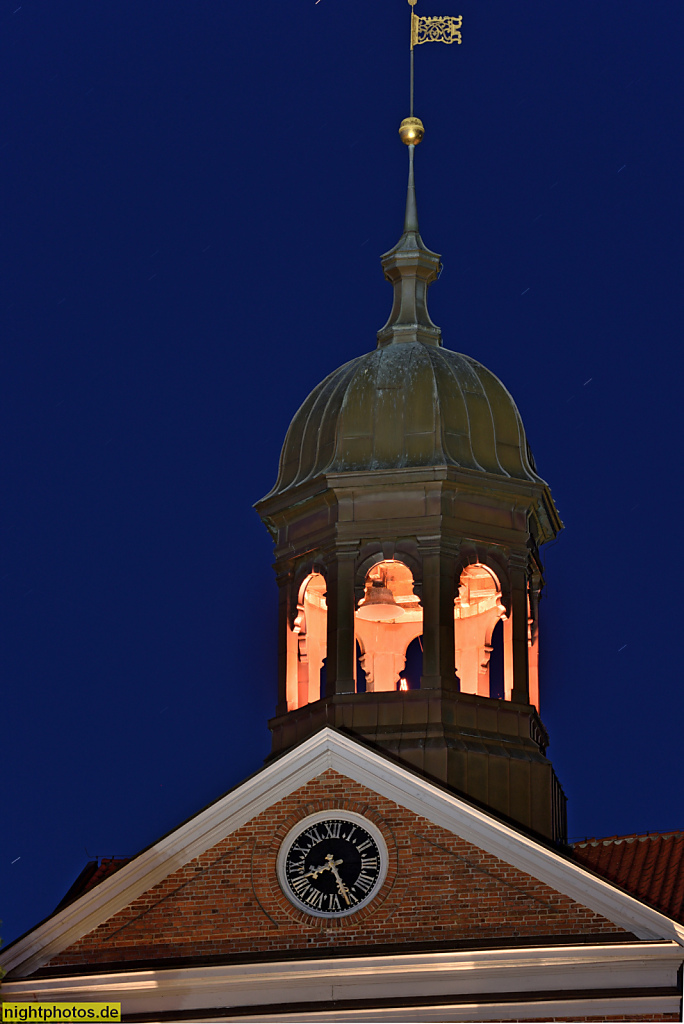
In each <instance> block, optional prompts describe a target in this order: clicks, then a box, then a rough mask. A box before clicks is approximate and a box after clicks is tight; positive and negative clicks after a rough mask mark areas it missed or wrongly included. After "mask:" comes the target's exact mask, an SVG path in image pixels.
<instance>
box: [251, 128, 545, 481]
mask: <svg viewBox="0 0 684 1024" xmlns="http://www.w3.org/2000/svg"><path fill="white" fill-rule="evenodd" d="M414 148H415V147H414V146H409V182H408V191H407V197H406V215H405V218H404V232H403V234H402V236H401V238H400V239H399V241H398V243H397V244H396V245H395V246H394V248H393V249H390V251H389V252H387V253H385V255H384V256H383V257H382V267H383V270H384V272H385V278H386V279H387V280H388V281H389V282H390V283H391V284H392V286H393V290H394V300H393V305H392V311H391V313H390V316H389V319H388V321H387V323H386V324H385V326H384V327H383V328H382V329H381V330H380V331H378V348H377V349H376V350H375V351H374V352H369V353H368V354H367V355H363V356H359V357H358V358H357V359H352V361H351V362H349V363H345V365H344V366H341V367H340V368H339V369H338V370H335V372H334V373H331V374H330V376H329V377H326V378H325V380H324V381H323V382H322V383H321V384H319V385H318V387H317V388H314V390H313V391H312V392H311V394H310V395H309V397H308V398H307V399H306V401H305V402H304V404H303V405H302V407H301V408H300V409H299V411H298V412H297V414H296V415H295V417H294V419H293V420H292V423H291V424H290V427H289V429H288V432H287V436H286V438H285V444H284V445H283V450H282V454H281V456H280V471H279V473H278V479H277V481H276V484H275V487H274V488H273V490H272V491H271V492H270V494H268V495H267V496H266V497H267V498H272V497H274V496H276V495H278V494H282V493H283V492H284V491H288V490H290V489H291V488H294V487H297V486H299V485H300V484H303V483H306V482H307V481H310V480H313V479H315V478H316V477H318V476H320V475H321V474H324V473H340V472H353V471H356V472H358V471H359V470H374V469H404V468H409V467H415V466H445V465H446V466H457V467H459V468H461V469H466V470H472V471H475V472H483V473H495V474H497V475H499V476H501V477H509V478H510V477H513V478H515V479H518V480H526V481H529V482H531V483H540V484H543V485H544V481H543V480H542V479H541V478H540V477H539V476H537V474H536V472H535V467H534V460H533V458H532V454H531V452H530V450H529V448H528V446H527V441H526V439H525V431H524V428H523V425H522V420H521V419H520V413H519V412H518V410H517V408H516V406H515V402H514V401H513V399H512V398H511V396H510V394H509V393H508V391H507V390H506V388H505V387H504V386H503V384H502V383H501V381H500V380H499V379H498V377H495V376H494V374H493V373H490V372H489V370H487V369H486V368H485V367H484V366H482V364H481V363H478V362H477V361H476V360H475V359H471V358H470V356H465V355H460V354H459V353H458V352H450V351H449V350H448V349H445V348H443V347H442V337H441V331H440V329H439V327H437V326H436V325H435V324H433V322H432V320H431V319H430V315H429V313H428V309H427V301H426V300H427V291H428V288H429V286H430V284H432V282H434V281H435V280H437V278H438V277H439V269H440V257H439V256H438V255H437V253H434V252H432V251H431V250H430V249H428V248H427V246H426V245H425V243H424V242H423V240H422V238H421V236H420V231H419V228H418V214H417V210H416V196H415V183H414V176H413V150H414ZM544 486H545V485H544ZM262 500H265V499H262Z"/></svg>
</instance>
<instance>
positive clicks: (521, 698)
mask: <svg viewBox="0 0 684 1024" xmlns="http://www.w3.org/2000/svg"><path fill="white" fill-rule="evenodd" d="M509 564H510V574H511V619H512V623H511V647H512V662H513V691H512V693H511V700H514V701H516V702H518V703H519V704H529V703H530V688H529V674H528V660H527V651H528V648H527V552H526V551H525V552H524V553H523V552H513V553H512V554H511V558H510V563H509Z"/></svg>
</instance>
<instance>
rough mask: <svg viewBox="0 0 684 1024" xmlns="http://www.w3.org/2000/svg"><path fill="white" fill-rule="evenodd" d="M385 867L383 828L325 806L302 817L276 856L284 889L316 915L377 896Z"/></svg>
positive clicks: (347, 909) (336, 913)
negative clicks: (323, 809) (321, 810)
mask: <svg viewBox="0 0 684 1024" xmlns="http://www.w3.org/2000/svg"><path fill="white" fill-rule="evenodd" d="M386 870H387V847H386V845H385V841H384V839H383V837H382V834H381V833H380V832H379V830H378V829H377V828H376V827H375V826H374V825H373V824H372V823H371V822H370V821H368V820H367V819H366V818H363V817H362V816H361V815H360V814H352V813H351V812H350V811H323V812H320V813H319V814H314V815H312V816H311V817H309V818H306V819H305V820H304V821H300V822H299V823H298V824H297V825H296V826H295V828H293V829H292V830H291V831H290V832H289V833H288V835H287V836H286V838H285V840H284V842H283V845H282V847H281V849H280V854H279V856H278V877H279V880H280V884H281V886H282V888H283V890H284V892H285V894H286V895H287V897H288V898H289V899H290V900H291V902H292V903H294V904H295V906H297V907H299V908H300V909H301V910H305V911H306V912H307V913H308V914H313V915H314V916H315V917H344V916H346V915H348V914H353V913H354V911H355V910H359V909H360V908H361V907H363V906H365V905H366V904H367V903H369V902H370V900H372V899H373V897H374V896H375V895H376V893H377V892H378V890H379V888H380V885H381V884H382V881H383V880H384V877H385V874H386Z"/></svg>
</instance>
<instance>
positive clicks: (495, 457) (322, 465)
mask: <svg viewBox="0 0 684 1024" xmlns="http://www.w3.org/2000/svg"><path fill="white" fill-rule="evenodd" d="M442 465H447V466H458V467H461V468H463V469H469V470H475V471H480V472H486V473H496V474H498V475H500V476H504V477H514V478H516V479H519V480H529V481H533V482H536V483H543V481H542V480H541V478H540V477H539V476H537V474H536V472H535V470H534V460H533V459H532V455H531V452H530V451H529V448H528V446H527V441H526V438H525V431H524V428H523V425H522V420H521V418H520V414H519V412H518V410H517V408H516V405H515V402H514V401H513V399H512V397H511V395H510V394H509V393H508V391H507V390H506V388H505V387H504V386H503V384H502V383H501V381H500V380H499V379H498V377H495V376H494V374H493V373H490V371H489V370H487V369H486V368H485V367H484V366H482V364H481V363H478V362H477V361H476V360H475V359H471V358H470V357H469V356H465V355H461V354H459V353H458V352H450V351H449V350H448V349H445V348H442V347H438V346H436V345H434V344H424V343H422V342H419V341H414V342H405V343H403V344H391V345H386V346H385V347H383V348H379V349H376V350H375V351H373V352H369V353H368V354H367V355H363V356H359V357H358V358H357V359H352V361H351V362H349V363H345V365H344V366H341V367H340V368H339V369H337V370H335V371H334V373H331V374H330V376H328V377H326V379H325V380H324V381H323V382H322V383H321V384H319V385H318V387H316V388H314V390H313V391H312V392H311V394H310V395H309V397H308V398H307V399H306V401H305V402H304V404H303V405H302V406H301V408H300V409H299V411H298V412H297V414H296V415H295V417H294V419H293V420H292V423H291V424H290V427H289V429H288V432H287V436H286V438H285V443H284V445H283V450H282V454H281V457H280V471H279V473H278V480H277V481H276V484H275V487H274V488H273V490H272V491H271V492H270V494H269V495H268V497H271V496H273V495H276V494H280V493H282V492H283V491H287V490H288V489H290V488H293V487H296V486H297V485H299V484H302V483H304V482H306V481H308V480H312V479H313V478H315V477H317V476H319V475H320V474H322V473H329V472H345V471H353V470H356V471H358V470H372V469H400V468H404V467H410V466H442Z"/></svg>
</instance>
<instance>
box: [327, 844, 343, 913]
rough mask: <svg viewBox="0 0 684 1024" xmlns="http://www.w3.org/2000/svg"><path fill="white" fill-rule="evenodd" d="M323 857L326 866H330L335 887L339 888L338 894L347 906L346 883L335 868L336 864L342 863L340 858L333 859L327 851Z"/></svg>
mask: <svg viewBox="0 0 684 1024" xmlns="http://www.w3.org/2000/svg"><path fill="white" fill-rule="evenodd" d="M325 859H326V860H327V862H328V863H327V865H326V866H327V867H329V868H330V870H331V871H332V873H333V875H334V876H335V881H336V882H337V888H338V889H339V890H340V895H341V896H342V898H343V899H344V902H345V903H346V904H347V906H349V893H348V891H347V887H346V885H345V884H344V882H343V881H342V879H341V878H340V875H339V872H338V870H337V865H338V864H341V863H342V859H340V860H333V855H332V853H328V854H327V855H326V858H325Z"/></svg>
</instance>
